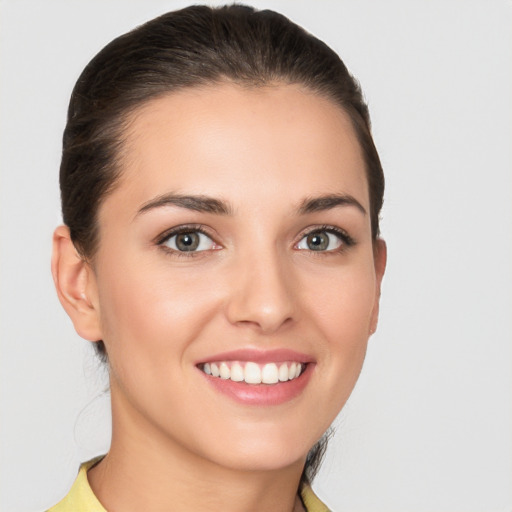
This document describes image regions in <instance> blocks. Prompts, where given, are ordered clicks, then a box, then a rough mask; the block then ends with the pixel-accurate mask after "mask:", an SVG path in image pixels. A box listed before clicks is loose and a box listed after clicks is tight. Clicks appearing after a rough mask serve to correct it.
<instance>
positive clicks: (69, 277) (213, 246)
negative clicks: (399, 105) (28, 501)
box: [51, 6, 386, 512]
mask: <svg viewBox="0 0 512 512" xmlns="http://www.w3.org/2000/svg"><path fill="white" fill-rule="evenodd" d="M383 189H384V180H383V175H382V168H381V165H380V162H379V157H378V155H377V152H376V149H375V147H374V145H373V141H372V137H371V134H370V123H369V117H368V111H367V107H366V105H365V104H364V101H363V99H362V95H361V91H360V89H359V87H358V85H357V83H356V82H355V80H354V79H353V78H352V77H351V76H350V75H349V73H348V72H347V70H346V68H345V66H344V65H343V63H342V62H341V61H340V60H339V58H338V57H337V55H336V54H335V53H334V52H333V51H332V50H330V49H329V48H328V47H327V46H325V45H324V44H323V43H322V42H320V41H319V40H317V39H316V38H314V37H313V36H311V35H309V34H307V33H305V32H304V31H303V30H302V29H300V28H299V27H297V26H296V25H294V24H292V23H291V22H290V21H289V20H287V19H286V18H284V17H282V16H280V15H278V14H276V13H273V12H270V11H262V12H256V11H254V10H253V9H251V8H249V7H244V6H230V7H224V8H216V9H212V8H209V7H197V6H196V7H190V8H187V9H183V10H182V11H176V12H173V13H169V14H166V15H164V16H162V17H160V18H157V19H155V20H152V21H150V22H148V23H147V24H145V25H143V26H141V27H139V28H137V29H136V30H134V31H132V32H130V33H128V34H126V35H124V36H121V37H119V38H118V39H116V40H114V41H113V42H112V43H110V44H109V45H108V46H107V47H105V48H104V49H103V50H102V51H101V52H100V53H99V54H98V55H97V56H96V57H95V58H94V59H93V60H92V61H91V63H90V64H89V65H88V66H87V67H86V68H85V70H84V72H83V74H82V75H81V76H80V78H79V80H78V82H77V84H76V86H75V90H74V92H73V95H72V98H71V102H70V107H69V113H68V124H67V126H66V130H65V133H64V148H63V157H62V164H61V195H62V210H63V218H64V223H65V225H64V226H60V227H59V228H57V229H56V231H55V234H54V251H53V260H52V271H53V276H54V280H55V285H56V288H57V293H58V296H59V299H60V301H61V303H62V305H63V307H64V308H65V310H66V312H67V313H68V315H69V316H70V318H71V320H72V321H73V324H74V326H75V329H76V330H77V332H78V333H79V334H80V335H81V336H82V337H83V338H85V339H87V340H89V341H91V342H93V343H94V344H95V346H96V348H97V350H98V353H99V354H100V356H101V357H102V358H103V359H104V360H105V362H106V363H107V364H108V366H109V372H110V387H111V398H112V417H113V433H112V445H111V449H110V451H109V453H108V454H107V455H106V456H105V457H104V458H102V459H100V460H96V461H91V462H90V463H87V464H86V465H84V466H83V467H82V469H81V471H80V474H79V476H78V478H77V481H76V482H75V485H74V486H73V488H72V489H71V491H70V493H69V494H68V496H67V497H66V498H65V499H64V500H63V501H62V502H61V503H60V504H58V505H56V506H55V507H53V508H52V509H51V510H54V511H57V512H61V511H67V510H74V511H77V510H89V511H92V510H94V511H96V510H97V511H103V510H112V511H114V510H123V511H129V510H145V511H152V510H169V509H173V510H187V511H193V510H208V509H216V510H241V511H242V510H243V511H251V510H274V511H292V510H293V511H298V510H308V511H316V510H326V508H325V506H324V505H323V504H322V503H321V502H320V500H319V499H318V498H316V496H315V495H314V494H313V492H312V491H311V489H310V487H309V483H310V481H311V479H312V478H313V476H314V472H315V469H316V467H317V465H318V463H319V457H320V456H321V452H322V448H323V444H322V442H319V440H320V439H321V438H322V435H323V434H324V432H325V431H326V430H327V428H328V427H329V425H330V424H331V422H332V421H333V419H334V418H335V417H336V415H337V414H338V412H339V411H340V409H341V408H342V406H343V405H344V403H345V401H346V400H347V398H348V396H349V395H350V392H351V391H352V389H353V386H354V384H355V382H356V380H357V377H358V375H359V372H360V369H361V366H362V363H363V359H364V355H365V350H366V344H367V340H368V337H369V336H370V335H371V334H372V333H373V332H374V331H375V329H376V326H377V320H378V309H379V296H380V283H381V280H382V276H383V273H384V268H385V263H386V249H385V244H384V242H383V241H382V240H381V239H380V238H379V224H378V220H379V211H380V208H381V205H382V196H383ZM308 454H309V455H308Z"/></svg>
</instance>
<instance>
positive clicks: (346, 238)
mask: <svg viewBox="0 0 512 512" xmlns="http://www.w3.org/2000/svg"><path fill="white" fill-rule="evenodd" d="M314 233H331V234H333V235H335V236H337V237H338V238H339V239H340V240H341V243H342V245H341V247H339V248H337V249H331V250H328V251H313V250H310V251H309V252H312V253H315V256H318V255H326V254H339V253H341V252H344V251H346V250H347V249H348V248H350V247H352V246H354V245H356V240H355V239H354V238H352V237H351V236H350V235H349V234H348V233H347V232H346V231H345V230H344V229H341V228H339V227H337V226H332V225H328V224H324V225H322V226H315V227H313V228H309V229H307V230H306V231H304V232H303V233H301V235H300V237H299V241H298V242H296V243H295V246H296V245H298V244H299V243H300V242H301V241H302V240H303V239H304V238H306V237H308V236H309V235H312V234H314ZM303 250H304V249H303Z"/></svg>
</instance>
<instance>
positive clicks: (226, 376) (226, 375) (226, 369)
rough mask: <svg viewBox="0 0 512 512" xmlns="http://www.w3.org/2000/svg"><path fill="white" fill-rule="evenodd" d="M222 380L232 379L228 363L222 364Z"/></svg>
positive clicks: (220, 369)
mask: <svg viewBox="0 0 512 512" xmlns="http://www.w3.org/2000/svg"><path fill="white" fill-rule="evenodd" d="M219 372H220V378H221V379H229V378H230V377H231V372H230V371H229V366H228V365H227V364H226V363H220V368H219Z"/></svg>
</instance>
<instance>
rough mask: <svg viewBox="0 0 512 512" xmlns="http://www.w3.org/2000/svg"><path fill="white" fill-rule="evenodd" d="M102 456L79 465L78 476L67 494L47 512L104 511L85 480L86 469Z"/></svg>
mask: <svg viewBox="0 0 512 512" xmlns="http://www.w3.org/2000/svg"><path fill="white" fill-rule="evenodd" d="M101 458H102V457H98V458H96V459H93V460H90V461H89V462H86V463H84V464H82V465H81V466H80V470H79V472H78V476H77V477H76V480H75V483H74V484H73V485H72V487H71V489H70V490H69V492H68V494H67V495H66V496H65V497H64V498H63V499H62V500H61V501H59V503H57V505H55V506H53V507H51V508H50V509H49V510H48V511H47V512H106V510H105V509H104V508H103V506H102V505H101V503H100V502H99V501H98V499H97V498H96V496H95V495H94V493H93V492H92V489H91V487H90V485H89V481H88V480H87V470H88V469H90V468H91V467H92V466H94V464H96V463H97V462H99V460H100V459H101Z"/></svg>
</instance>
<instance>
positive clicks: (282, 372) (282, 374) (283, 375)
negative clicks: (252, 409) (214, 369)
mask: <svg viewBox="0 0 512 512" xmlns="http://www.w3.org/2000/svg"><path fill="white" fill-rule="evenodd" d="M205 371H206V370H205ZM279 380H280V381H281V382H286V381H287V380H288V365H287V364H286V363H283V364H282V365H281V366H280V367H279Z"/></svg>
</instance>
